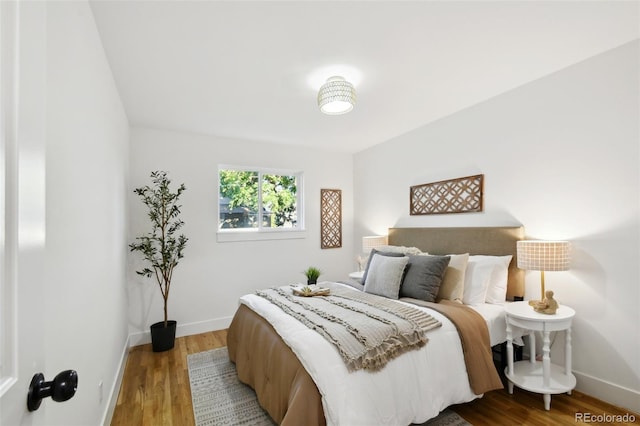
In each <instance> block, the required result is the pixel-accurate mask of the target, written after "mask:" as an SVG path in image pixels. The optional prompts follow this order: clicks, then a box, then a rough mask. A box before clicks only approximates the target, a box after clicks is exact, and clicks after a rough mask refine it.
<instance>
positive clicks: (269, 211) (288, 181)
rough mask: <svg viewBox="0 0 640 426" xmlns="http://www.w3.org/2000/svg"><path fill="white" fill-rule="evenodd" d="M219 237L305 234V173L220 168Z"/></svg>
mask: <svg viewBox="0 0 640 426" xmlns="http://www.w3.org/2000/svg"><path fill="white" fill-rule="evenodd" d="M218 182H219V186H218V200H219V201H218V212H219V213H218V231H219V232H218V233H219V234H225V233H229V234H231V233H245V234H246V233H252V234H256V233H273V232H276V231H279V232H290V231H302V230H304V224H303V217H304V216H303V208H302V173H301V172H293V171H284V170H267V169H258V168H246V167H236V166H219V168H218Z"/></svg>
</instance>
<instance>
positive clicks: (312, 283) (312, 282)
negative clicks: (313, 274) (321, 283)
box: [307, 279, 318, 285]
mask: <svg viewBox="0 0 640 426" xmlns="http://www.w3.org/2000/svg"><path fill="white" fill-rule="evenodd" d="M317 282H318V280H309V279H308V280H307V285H314V284H316V283H317Z"/></svg>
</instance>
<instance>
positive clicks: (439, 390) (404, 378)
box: [227, 227, 524, 426]
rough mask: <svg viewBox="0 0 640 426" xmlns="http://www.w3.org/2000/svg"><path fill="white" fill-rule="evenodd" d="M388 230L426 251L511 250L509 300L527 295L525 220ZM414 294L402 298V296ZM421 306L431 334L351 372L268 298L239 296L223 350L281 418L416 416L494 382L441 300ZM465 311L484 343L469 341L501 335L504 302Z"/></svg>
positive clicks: (384, 420)
mask: <svg viewBox="0 0 640 426" xmlns="http://www.w3.org/2000/svg"><path fill="white" fill-rule="evenodd" d="M388 235H389V245H391V246H398V247H415V248H417V249H419V250H421V251H423V252H426V253H429V254H430V255H449V254H462V253H469V254H470V255H471V256H478V257H482V256H487V257H489V256H496V257H504V256H511V261H510V262H509V264H508V268H507V271H506V274H507V277H506V287H507V288H506V289H505V290H506V291H505V294H504V297H505V298H506V299H510V300H513V298H515V297H521V296H522V295H523V292H524V284H523V271H521V270H519V269H517V268H516V266H515V265H516V264H517V262H516V260H515V256H516V241H517V240H520V239H522V238H523V236H524V230H523V228H522V227H488V228H391V229H389V234H388ZM320 285H322V283H321V284H320ZM335 285H339V284H335ZM345 287H347V286H345ZM283 291H284V290H283ZM350 291H354V292H357V291H358V290H354V289H351V288H350ZM465 296H466V295H465ZM414 302H415V300H411V299H406V298H404V299H403V298H401V300H400V302H399V303H402V304H411V305H415V303H414ZM445 302H446V301H445ZM445 304H450V305H453V303H442V305H445ZM417 305H418V306H420V309H423V310H425V311H427V312H429V314H430V315H431V316H432V317H433V318H434V319H435V320H437V321H438V322H439V323H440V326H439V327H437V328H436V329H434V330H431V331H429V332H428V333H427V336H428V342H427V343H426V344H425V345H424V346H423V347H420V348H419V349H417V350H411V351H407V352H406V353H403V354H402V355H400V356H398V357H396V358H393V359H391V360H390V361H389V362H388V363H387V364H386V365H385V366H384V367H383V368H380V369H378V370H376V371H367V370H362V369H361V370H357V371H352V370H350V369H349V368H348V367H347V366H346V365H345V363H344V361H343V359H341V357H340V355H339V354H338V351H336V349H335V347H334V346H332V345H331V344H330V343H328V342H327V341H326V339H324V338H323V337H322V336H321V335H320V334H319V333H317V332H316V331H314V330H312V329H310V328H309V327H308V326H306V325H304V324H302V323H301V322H300V321H298V320H296V319H295V318H294V317H292V316H289V315H284V314H283V313H282V309H281V307H279V306H276V305H275V304H273V303H269V301H265V300H264V297H260V296H258V295H245V296H243V297H242V298H241V301H240V305H239V307H238V310H237V312H236V314H235V315H234V318H233V320H232V323H231V325H230V327H229V331H228V334H227V345H228V349H229V356H230V359H231V360H232V361H233V362H234V363H235V364H236V368H237V372H238V377H239V379H240V380H241V381H242V382H244V383H247V384H248V385H250V386H251V387H252V388H253V389H255V391H256V394H257V397H258V401H259V403H260V405H261V406H262V407H263V408H264V409H265V410H266V411H267V412H268V413H269V415H270V416H271V417H272V419H273V420H274V421H275V422H277V423H278V424H282V425H285V426H286V425H300V424H305V425H324V424H347V425H358V424H373V423H375V424H400V425H407V424H410V423H422V422H425V421H426V420H428V419H430V418H432V417H435V416H436V415H437V414H438V413H439V412H440V411H441V410H443V409H444V408H446V407H447V406H449V405H452V404H458V403H464V402H468V401H471V400H473V399H475V398H479V397H481V396H482V394H483V393H484V392H485V391H488V390H491V389H497V388H498V386H497V385H496V381H495V377H494V375H495V374H496V373H495V368H494V367H493V365H491V368H488V367H485V368H481V369H480V370H484V372H485V373H486V375H487V376H490V377H488V378H487V382H482V385H479V383H480V379H478V378H477V377H476V379H473V377H472V376H473V375H474V373H473V370H472V369H471V367H470V366H469V363H468V362H469V360H468V358H470V357H471V356H470V355H469V354H470V349H471V346H472V344H470V343H468V342H467V343H463V342H464V339H463V340H462V341H461V337H460V336H459V335H458V331H459V329H460V328H459V327H458V325H456V324H454V323H453V322H452V321H451V319H450V317H449V316H448V315H449V314H448V313H447V312H443V311H440V309H444V308H443V307H442V306H437V307H436V306H431V307H429V305H428V303H422V304H420V303H418V304H417ZM437 305H441V304H440V303H439V304H437ZM457 305H462V304H457ZM465 306H466V305H463V306H462V308H464V307H465ZM470 306H471V305H470ZM432 308H433V309H432ZM436 308H437V309H436ZM453 308H455V307H453ZM462 308H461V309H462ZM446 309H449V308H446ZM446 309H445V311H446ZM456 309H457V308H456ZM469 310H473V311H474V312H477V313H478V314H479V315H480V316H481V317H480V318H481V319H484V322H485V329H486V333H487V336H486V337H485V338H484V339H485V340H486V344H482V345H481V344H475V343H474V344H473V345H475V346H482V347H481V348H477V350H479V351H481V352H482V351H486V350H488V351H489V352H491V350H490V348H489V346H495V345H500V344H501V343H503V342H504V340H505V332H504V330H505V328H506V327H505V325H504V324H505V323H504V312H503V309H502V307H501V305H500V304H494V303H491V304H489V303H476V304H473V305H472V306H471V309H465V311H469ZM469 315H471V314H469ZM478 334H480V333H478ZM483 356H484V355H483ZM471 358H475V356H474V357H471ZM478 358H479V357H478ZM485 365H486V364H485ZM476 370H477V368H476ZM418 371H419V372H420V373H419V374H418V373H416V372H418ZM481 375H482V372H481ZM474 380H475V384H474V383H473V382H474ZM482 380H484V379H482ZM482 386H484V387H482ZM499 386H500V387H501V386H502V384H501V383H500V385H499Z"/></svg>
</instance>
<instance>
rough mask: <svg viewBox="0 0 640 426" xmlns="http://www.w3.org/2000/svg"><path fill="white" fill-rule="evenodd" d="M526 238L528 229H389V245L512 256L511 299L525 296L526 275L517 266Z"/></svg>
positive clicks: (509, 288) (445, 252)
mask: <svg viewBox="0 0 640 426" xmlns="http://www.w3.org/2000/svg"><path fill="white" fill-rule="evenodd" d="M523 238H524V228H523V227H522V226H517V227H484V228H389V244H390V245H394V246H407V247H418V248H419V249H420V250H422V251H425V252H427V253H430V254H460V253H469V254H485V255H491V256H499V255H508V254H510V255H512V256H513V259H512V260H511V264H510V265H509V283H508V287H507V299H510V300H513V298H514V297H516V296H519V297H523V296H524V271H523V270H521V269H519V268H518V267H517V266H516V265H517V264H518V263H517V261H516V241H518V240H522V239H523Z"/></svg>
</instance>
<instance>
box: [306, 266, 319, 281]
mask: <svg viewBox="0 0 640 426" xmlns="http://www.w3.org/2000/svg"><path fill="white" fill-rule="evenodd" d="M304 274H305V275H306V276H307V284H315V283H317V282H318V277H319V276H320V269H318V268H316V267H314V266H310V267H309V268H307V270H306V271H304Z"/></svg>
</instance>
